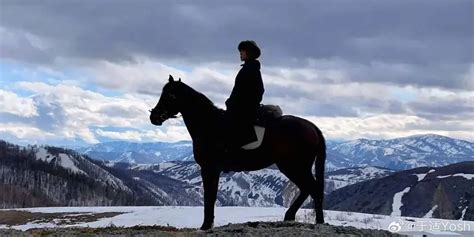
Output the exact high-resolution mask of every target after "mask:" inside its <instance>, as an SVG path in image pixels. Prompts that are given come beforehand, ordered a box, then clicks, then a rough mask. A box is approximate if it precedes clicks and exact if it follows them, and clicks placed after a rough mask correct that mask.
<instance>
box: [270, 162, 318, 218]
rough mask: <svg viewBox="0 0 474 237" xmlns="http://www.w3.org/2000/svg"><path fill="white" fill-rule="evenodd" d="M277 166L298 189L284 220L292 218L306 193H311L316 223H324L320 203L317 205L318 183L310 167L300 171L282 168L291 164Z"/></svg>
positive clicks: (306, 195) (304, 198)
mask: <svg viewBox="0 0 474 237" xmlns="http://www.w3.org/2000/svg"><path fill="white" fill-rule="evenodd" d="M278 167H279V168H280V170H281V171H282V172H283V173H284V174H285V175H286V176H287V177H288V179H290V180H291V182H293V183H294V184H295V185H296V186H297V187H298V188H299V189H300V195H299V196H298V198H297V199H296V200H295V201H294V202H293V204H291V206H290V208H289V209H288V211H287V212H286V213H285V220H294V218H295V216H296V212H297V211H298V209H299V208H300V207H301V205H302V204H303V203H304V201H305V200H306V198H307V197H308V195H311V197H312V198H313V200H314V203H315V211H316V223H324V217H322V205H318V203H319V202H318V201H319V199H318V193H317V191H318V187H317V185H319V183H318V182H317V181H316V180H315V179H314V177H313V174H312V173H311V168H310V169H307V170H306V171H301V170H297V169H295V168H293V169H288V168H284V167H291V166H285V165H282V166H281V167H280V166H278ZM293 167H294V166H293ZM302 194H304V195H302ZM291 218H293V219H291ZM321 221H322V222H321Z"/></svg>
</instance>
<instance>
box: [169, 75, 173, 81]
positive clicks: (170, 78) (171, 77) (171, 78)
mask: <svg viewBox="0 0 474 237" xmlns="http://www.w3.org/2000/svg"><path fill="white" fill-rule="evenodd" d="M168 81H169V82H173V81H174V78H173V76H171V74H170V77H169V78H168Z"/></svg>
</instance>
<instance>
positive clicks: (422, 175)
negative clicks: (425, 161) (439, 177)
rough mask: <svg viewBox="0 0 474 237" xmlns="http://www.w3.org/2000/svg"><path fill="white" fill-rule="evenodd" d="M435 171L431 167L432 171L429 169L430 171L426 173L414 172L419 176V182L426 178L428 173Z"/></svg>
mask: <svg viewBox="0 0 474 237" xmlns="http://www.w3.org/2000/svg"><path fill="white" fill-rule="evenodd" d="M433 172H435V170H434V169H431V170H430V171H428V173H426V174H414V175H416V177H418V182H420V181H422V180H423V179H425V177H426V175H428V174H429V173H433Z"/></svg>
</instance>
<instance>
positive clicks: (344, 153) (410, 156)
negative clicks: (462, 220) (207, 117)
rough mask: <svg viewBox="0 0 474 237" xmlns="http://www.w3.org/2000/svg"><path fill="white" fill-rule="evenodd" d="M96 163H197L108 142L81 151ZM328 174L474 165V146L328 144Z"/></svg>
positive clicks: (424, 141)
mask: <svg viewBox="0 0 474 237" xmlns="http://www.w3.org/2000/svg"><path fill="white" fill-rule="evenodd" d="M77 151H78V152H80V153H82V154H86V155H88V156H90V157H91V158H93V159H97V160H107V161H114V162H128V163H132V164H157V163H161V162H167V161H174V160H178V161H188V160H193V153H192V143H191V142H190V141H181V142H177V143H130V142H108V143H100V144H96V145H93V146H90V147H85V148H81V149H77ZM327 153H328V158H327V161H326V170H327V171H332V170H337V169H343V168H349V167H362V166H377V167H384V168H387V169H393V170H404V169H410V168H416V167H423V166H433V167H437V166H445V165H449V164H453V163H458V162H462V161H474V143H472V142H469V141H464V140H458V139H453V138H449V137H445V136H440V135H433V134H428V135H416V136H410V137H403V138H396V139H389V140H368V139H357V140H352V141H346V142H335V141H328V142H327Z"/></svg>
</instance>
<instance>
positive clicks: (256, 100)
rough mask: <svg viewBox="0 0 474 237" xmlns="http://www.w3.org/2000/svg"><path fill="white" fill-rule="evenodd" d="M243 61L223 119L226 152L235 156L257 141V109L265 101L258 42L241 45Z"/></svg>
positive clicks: (226, 103)
mask: <svg viewBox="0 0 474 237" xmlns="http://www.w3.org/2000/svg"><path fill="white" fill-rule="evenodd" d="M237 48H238V50H239V52H240V60H241V61H243V62H244V64H242V65H241V66H242V68H241V69H240V71H239V72H238V74H237V76H236V78H235V83H234V88H233V89H232V92H231V94H230V97H229V98H228V99H227V100H226V102H225V105H226V107H227V110H226V111H225V114H224V115H225V116H224V126H225V128H226V129H225V134H224V144H223V146H224V150H225V152H226V153H227V154H229V155H230V154H233V153H234V152H235V151H237V150H239V149H240V147H242V146H243V145H246V144H248V143H251V142H253V141H256V140H257V135H256V134H255V130H254V122H255V120H256V118H257V109H258V107H259V105H260V102H261V101H262V98H263V93H264V92H265V89H264V87H263V81H262V74H261V73H260V62H259V61H258V60H257V58H258V57H260V54H261V51H260V48H259V47H258V46H257V44H256V43H255V41H250V40H246V41H242V42H240V43H239V45H238V47H237Z"/></svg>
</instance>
